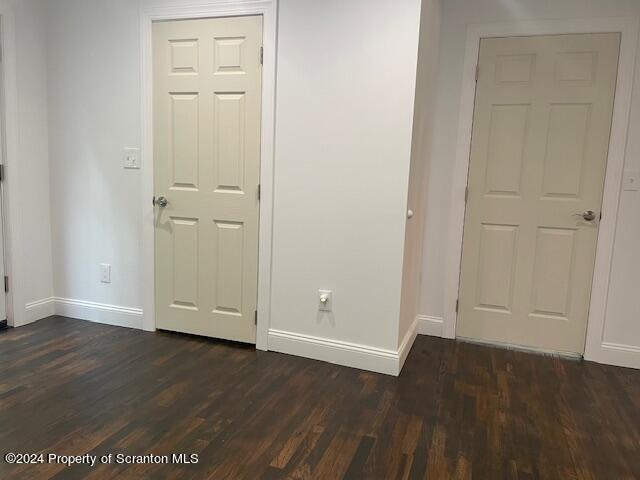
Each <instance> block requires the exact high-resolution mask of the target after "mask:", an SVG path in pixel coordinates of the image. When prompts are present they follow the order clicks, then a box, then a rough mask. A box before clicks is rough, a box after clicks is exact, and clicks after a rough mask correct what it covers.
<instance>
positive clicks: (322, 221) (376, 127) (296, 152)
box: [271, 0, 420, 350]
mask: <svg viewBox="0 0 640 480" xmlns="http://www.w3.org/2000/svg"><path fill="white" fill-rule="evenodd" d="M419 15H420V3H419V1H418V0H403V1H397V0H376V1H371V0H350V1H348V2H344V1H342V0H325V1H322V2H318V1H316V0H283V1H281V4H280V18H279V40H278V41H279V45H278V93H277V95H278V97H277V98H278V99H277V115H276V117H277V124H276V128H277V132H276V185H275V191H276V197H275V205H274V215H275V219H274V255H273V287H272V288H273V298H272V317H271V318H272V328H275V329H279V330H284V331H292V332H300V333H303V334H307V335H312V336H317V337H323V338H329V339H338V340H342V341H347V342H352V343H358V344H364V345H367V346H374V347H379V348H385V349H390V350H396V349H397V345H398V318H399V314H400V290H401V275H402V256H403V245H404V227H405V221H406V204H407V183H408V175H409V161H410V151H411V133H412V121H413V105H414V92H415V79H416V63H417V51H418V29H419V19H420V16H419ZM321 288H324V289H330V290H333V291H334V314H333V315H327V316H319V315H318V314H317V295H318V294H317V291H318V289H321Z"/></svg>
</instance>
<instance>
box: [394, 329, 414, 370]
mask: <svg viewBox="0 0 640 480" xmlns="http://www.w3.org/2000/svg"><path fill="white" fill-rule="evenodd" d="M417 336H418V319H417V318H415V319H414V320H413V323H412V324H411V326H410V327H409V330H408V331H407V333H406V334H405V336H404V339H403V340H402V343H401V344H400V348H399V349H398V357H399V358H398V375H400V372H402V367H404V362H405V360H406V359H407V357H408V356H409V352H410V351H411V348H412V347H413V344H414V342H415V341H416V337H417Z"/></svg>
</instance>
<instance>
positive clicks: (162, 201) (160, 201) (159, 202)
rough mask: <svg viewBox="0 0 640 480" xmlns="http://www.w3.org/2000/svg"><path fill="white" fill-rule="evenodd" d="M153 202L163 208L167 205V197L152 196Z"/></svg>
mask: <svg viewBox="0 0 640 480" xmlns="http://www.w3.org/2000/svg"><path fill="white" fill-rule="evenodd" d="M153 204H154V205H155V206H158V207H160V208H165V207H166V206H167V205H169V200H167V197H164V196H162V195H161V196H159V197H157V198H156V197H153Z"/></svg>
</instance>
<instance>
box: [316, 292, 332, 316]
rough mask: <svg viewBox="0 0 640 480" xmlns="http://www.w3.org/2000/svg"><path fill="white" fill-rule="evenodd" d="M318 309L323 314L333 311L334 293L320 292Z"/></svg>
mask: <svg viewBox="0 0 640 480" xmlns="http://www.w3.org/2000/svg"><path fill="white" fill-rule="evenodd" d="M318 309H319V310H320V311H321V312H331V311H332V310H333V292H332V291H331V290H318Z"/></svg>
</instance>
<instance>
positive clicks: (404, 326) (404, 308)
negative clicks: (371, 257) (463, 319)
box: [398, 0, 440, 342]
mask: <svg viewBox="0 0 640 480" xmlns="http://www.w3.org/2000/svg"><path fill="white" fill-rule="evenodd" d="M439 40H440V0H423V1H422V10H421V13H420V46H419V51H418V72H417V82H416V99H415V109H414V120H413V141H412V150H411V171H410V174H409V194H408V208H409V209H411V210H412V211H413V213H414V216H413V218H412V219H410V220H408V221H407V224H406V233H405V245H404V265H403V275H402V303H401V308H400V334H399V338H398V341H399V342H402V341H403V339H404V338H405V337H406V335H407V334H408V333H410V332H411V328H412V325H413V322H414V320H415V318H416V315H417V314H418V313H419V311H418V303H419V300H420V273H421V268H420V267H421V263H422V252H423V246H422V245H423V242H424V228H425V227H424V226H425V213H426V212H425V210H426V204H427V199H426V191H427V171H428V170H429V167H430V163H431V156H430V153H431V147H432V142H433V127H434V121H435V116H434V110H435V109H434V106H435V100H436V87H437V84H436V81H437V73H438V54H439Z"/></svg>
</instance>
